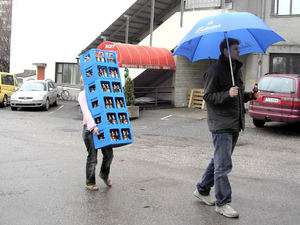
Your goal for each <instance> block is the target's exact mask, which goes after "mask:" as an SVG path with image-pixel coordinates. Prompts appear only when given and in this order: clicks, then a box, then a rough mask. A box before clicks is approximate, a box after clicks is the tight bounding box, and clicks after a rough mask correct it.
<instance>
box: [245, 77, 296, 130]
mask: <svg viewBox="0 0 300 225" xmlns="http://www.w3.org/2000/svg"><path fill="white" fill-rule="evenodd" d="M258 91H259V97H258V99H257V100H255V101H251V102H250V106H249V114H250V116H251V117H252V118H253V123H254V125H255V126H256V127H263V126H264V124H265V122H270V121H275V122H286V123H293V122H300V75H299V74H268V75H265V76H264V77H263V78H261V79H260V81H259V83H258Z"/></svg>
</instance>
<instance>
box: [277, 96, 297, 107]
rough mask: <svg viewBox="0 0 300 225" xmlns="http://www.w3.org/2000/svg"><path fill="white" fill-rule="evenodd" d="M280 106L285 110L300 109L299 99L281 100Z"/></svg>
mask: <svg viewBox="0 0 300 225" xmlns="http://www.w3.org/2000/svg"><path fill="white" fill-rule="evenodd" d="M281 106H283V107H285V108H293V109H300V98H282V99H281Z"/></svg>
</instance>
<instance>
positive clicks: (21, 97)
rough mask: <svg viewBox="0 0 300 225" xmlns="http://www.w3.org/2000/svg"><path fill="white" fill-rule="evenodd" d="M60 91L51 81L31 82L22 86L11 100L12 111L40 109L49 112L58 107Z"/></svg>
mask: <svg viewBox="0 0 300 225" xmlns="http://www.w3.org/2000/svg"><path fill="white" fill-rule="evenodd" d="M57 94H58V90H57V87H56V84H55V83H54V82H53V81H51V80H30V81H26V82H24V83H23V84H22V86H21V87H20V89H19V90H18V91H16V92H15V93H14V94H13V95H12V96H11V98H10V107H11V110H16V109H17V108H25V107H39V108H42V109H43V110H46V111H47V110H48V109H49V107H50V105H57Z"/></svg>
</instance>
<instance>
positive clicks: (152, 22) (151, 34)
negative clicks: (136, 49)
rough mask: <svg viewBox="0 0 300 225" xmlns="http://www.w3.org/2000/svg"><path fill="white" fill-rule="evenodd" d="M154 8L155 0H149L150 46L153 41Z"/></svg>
mask: <svg viewBox="0 0 300 225" xmlns="http://www.w3.org/2000/svg"><path fill="white" fill-rule="evenodd" d="M154 9H155V0H152V2H151V18H150V46H152V41H153V27H154Z"/></svg>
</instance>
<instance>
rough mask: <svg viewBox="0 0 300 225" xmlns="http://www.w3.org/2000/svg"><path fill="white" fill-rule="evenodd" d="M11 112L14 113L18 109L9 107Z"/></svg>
mask: <svg viewBox="0 0 300 225" xmlns="http://www.w3.org/2000/svg"><path fill="white" fill-rule="evenodd" d="M10 109H11V111H16V110H17V109H18V108H17V107H12V106H11V107H10Z"/></svg>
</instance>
